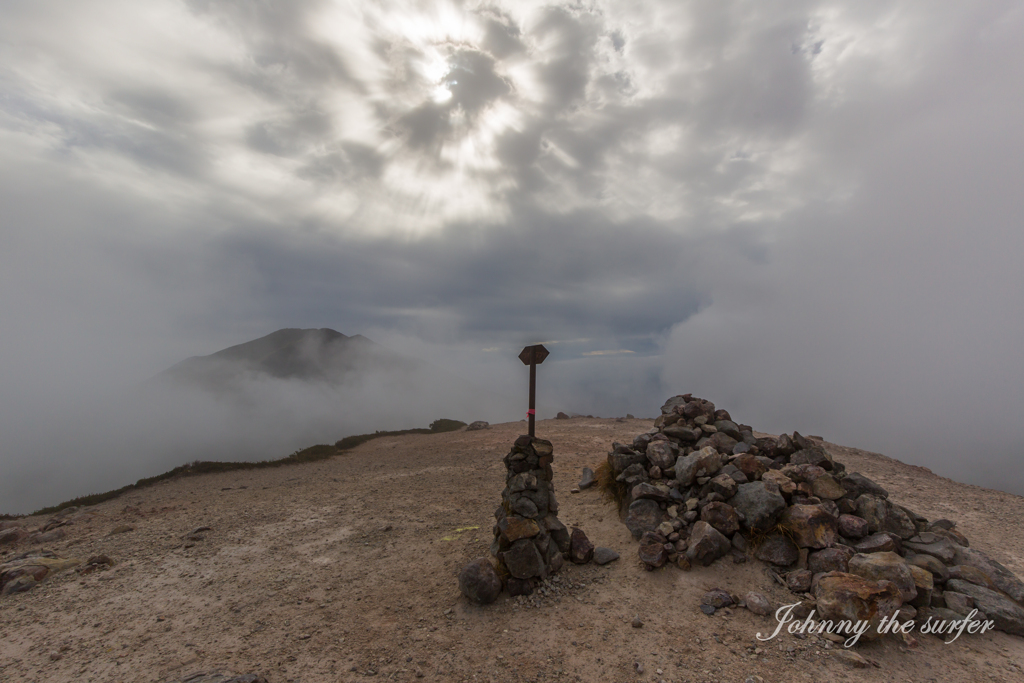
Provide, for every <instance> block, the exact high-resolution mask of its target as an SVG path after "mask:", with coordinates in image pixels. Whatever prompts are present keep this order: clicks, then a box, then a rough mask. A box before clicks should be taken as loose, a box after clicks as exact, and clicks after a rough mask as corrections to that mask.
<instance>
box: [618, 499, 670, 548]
mask: <svg viewBox="0 0 1024 683" xmlns="http://www.w3.org/2000/svg"><path fill="white" fill-rule="evenodd" d="M662 516H663V515H662V511H661V506H659V505H658V503H657V502H656V501H653V500H650V499H648V498H642V499H640V500H635V501H633V502H632V503H630V505H629V509H628V511H627V512H626V519H625V524H626V528H627V529H629V532H630V533H631V534H633V538H635V539H638V540H639V538H640V537H641V536H643V535H644V532H646V531H654V530H655V529H657V528H658V525H659V524H661V521H662Z"/></svg>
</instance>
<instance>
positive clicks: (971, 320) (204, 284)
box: [0, 0, 1024, 511]
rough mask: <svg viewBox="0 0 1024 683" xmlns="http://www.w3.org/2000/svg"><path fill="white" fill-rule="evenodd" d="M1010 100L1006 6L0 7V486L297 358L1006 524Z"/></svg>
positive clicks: (1021, 71)
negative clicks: (691, 435)
mask: <svg viewBox="0 0 1024 683" xmlns="http://www.w3.org/2000/svg"><path fill="white" fill-rule="evenodd" d="M1022 83H1024V7H1022V6H1021V4H1020V3H1018V2H1012V1H1007V2H998V1H993V2H972V3H934V2H906V3H889V2H857V3H850V2H796V1H787V2H765V1H756V2H754V1H751V2H718V1H715V2H711V1H707V2H689V3H682V2H669V1H667V0H666V1H664V2H644V1H642V0H631V1H630V2H614V1H611V0H609V1H595V2H575V3H567V4H559V3H557V2H555V3H535V2H529V1H526V0H518V1H517V2H514V3H513V2H504V1H499V2H487V3H477V2H469V1H467V2H445V1H442V0H430V1H420V2H388V1H379V2H369V1H358V0H349V1H347V2H343V1H341V0H291V1H289V2H284V1H280V2H276V1H272V0H263V1H260V2H253V1H249V0H219V1H215V0H150V1H148V2H131V1H128V0H82V1H81V2H74V3H67V2H50V1H46V0H30V1H29V0H24V1H23V0H0V207H2V210H0V316H2V320H3V330H2V334H0V410H2V413H0V449H2V451H0V452H2V456H0V457H2V459H3V461H5V462H6V463H7V464H6V465H5V467H6V468H7V469H8V471H10V470H12V469H16V468H17V467H20V466H21V464H23V463H26V462H31V463H33V464H34V466H35V468H36V469H35V470H32V471H33V472H35V474H34V475H33V476H36V477H40V476H43V474H40V473H42V472H45V471H47V468H48V467H50V465H48V463H52V462H55V461H54V460H53V458H54V457H55V453H54V451H56V450H60V451H61V452H67V451H69V450H71V451H74V450H75V446H74V440H73V438H72V437H70V436H69V437H68V438H67V439H65V440H64V441H61V442H59V443H58V442H53V441H52V440H51V441H47V437H48V436H52V434H53V433H55V431H59V430H60V429H61V428H62V426H67V425H70V424H77V423H76V422H75V421H76V420H88V418H87V417H83V416H85V415H87V411H86V408H84V407H83V406H95V405H97V404H98V403H102V402H103V401H104V400H106V399H108V398H109V397H111V396H116V395H119V394H120V392H124V391H127V390H129V389H130V388H131V387H133V386H135V385H137V384H138V383H139V382H141V381H143V380H144V379H146V378H147V377H149V376H152V375H153V374H156V373H157V372H159V371H160V370H162V369H163V368H165V367H167V366H169V365H172V364H173V363H175V362H177V361H179V360H181V359H182V358H185V357H188V356H192V355H199V354H207V353H211V352H213V351H216V350H218V349H220V348H223V347H225V346H228V345H231V344H236V343H240V342H243V341H246V340H248V339H252V338H255V337H259V336H262V335H264V334H266V333H268V332H271V331H273V330H275V329H278V328H281V327H331V328H334V329H337V330H339V331H341V332H343V333H345V334H356V333H361V334H364V335H366V336H368V337H370V338H371V339H374V340H376V341H378V342H381V343H384V344H385V345H388V346H390V347H392V348H394V349H396V350H400V351H403V352H406V353H409V354H411V355H416V356H419V357H421V358H426V359H428V360H430V361H431V362H433V363H435V364H437V365H439V366H441V367H444V368H446V369H448V370H451V371H452V372H454V373H456V374H460V375H461V376H463V377H466V378H469V379H471V380H473V381H477V382H479V383H483V384H486V385H487V386H489V387H490V388H492V389H493V390H495V391H508V392H518V391H520V390H521V389H522V388H523V386H524V382H525V379H524V378H523V374H524V372H523V369H522V367H521V366H518V361H516V360H515V355H516V353H518V351H519V349H520V348H521V347H522V346H523V345H524V344H527V343H535V342H539V341H542V342H546V343H548V348H549V349H550V350H551V351H552V356H551V358H550V359H549V360H548V361H547V363H546V364H545V365H544V366H543V367H542V371H541V373H542V374H541V387H542V389H544V390H545V391H546V393H545V394H544V395H543V397H542V401H541V405H540V408H541V409H542V413H543V411H544V410H547V411H549V412H552V413H553V412H554V411H555V410H569V411H578V412H584V413H587V412H589V413H594V414H604V415H620V414H624V413H625V412H632V413H635V414H638V415H653V414H654V413H655V412H656V410H657V407H658V406H659V405H660V404H661V403H662V402H663V401H664V399H665V398H667V397H668V396H670V395H672V394H676V393H683V392H688V391H691V392H695V393H697V394H698V395H701V396H704V397H706V398H710V399H711V400H713V401H715V402H716V403H717V404H718V405H720V406H722V407H726V408H728V409H730V410H731V411H732V413H733V414H734V416H736V417H737V418H738V419H740V420H741V421H745V422H748V423H750V424H753V425H754V426H755V427H756V428H759V429H763V430H765V431H778V430H786V431H792V430H793V429H798V430H800V431H802V432H805V433H808V432H809V433H812V434H822V435H823V436H825V437H826V438H829V439H830V440H833V441H837V442H842V443H845V444H847V445H851V446H859V447H863V448H869V449H873V450H880V451H883V452H885V453H887V454H889V455H892V456H894V457H898V458H900V459H902V460H905V461H907V462H913V463H917V464H922V465H926V466H929V467H931V468H932V469H934V470H935V471H936V472H939V473H942V474H945V475H948V476H953V477H955V478H958V479H962V480H965V481H971V482H974V483H978V484H983V485H989V486H996V487H999V488H1002V489H1004V490H1012V491H1015V492H1017V493H1024V474H1022V471H1021V469H1020V467H1019V464H1017V463H1018V462H1019V454H1020V453H1021V451H1022V449H1024V438H1022V437H1021V436H1020V434H1019V427H1018V426H1017V423H1018V422H1019V417H1018V412H1019V409H1020V407H1021V406H1022V405H1024V400H1022V399H1024V389H1022V387H1024V363H1022V362H1021V352H1020V351H1019V348H1020V345H1021V342H1020V340H1021V339H1022V338H1024V268H1022V267H1021V266H1020V265H1019V260H1020V258H1021V254H1022V253H1024V231H1022V229H1021V220H1022V219H1021V217H1022V216H1024V199H1022V198H1024V192H1022V191H1021V187H1022V180H1024V161H1022V159H1024V127H1022V126H1021V125H1020V121H1024V86H1022V85H1021V84H1022ZM517 366H518V367H517ZM545 373H546V374H545ZM545 382H546V384H545ZM83 411H86V412H83ZM542 416H543V414H542ZM452 417H462V418H463V419H473V417H474V416H452ZM518 418H519V415H510V416H508V419H518ZM396 426H411V425H396ZM339 436H340V435H339ZM85 450H86V451H87V450H88V449H85ZM87 456H88V453H83V454H82V455H81V457H82V459H84V460H85V461H87V460H88V457H87ZM184 459H187V458H184ZM25 471H28V470H25ZM121 483H124V482H120V481H116V482H115V481H112V482H111V484H112V486H111V488H112V487H113V485H120V484H121ZM4 495H7V496H8V500H13V499H12V498H11V497H10V496H11V495H13V494H11V492H10V491H9V490H6V491H0V499H2V498H3V496H4ZM43 502H52V501H41V502H40V504H42V503H43ZM2 503H3V502H2V500H0V511H4V508H5V507H7V508H9V507H10V506H5V505H3V504H2ZM22 505H28V503H22Z"/></svg>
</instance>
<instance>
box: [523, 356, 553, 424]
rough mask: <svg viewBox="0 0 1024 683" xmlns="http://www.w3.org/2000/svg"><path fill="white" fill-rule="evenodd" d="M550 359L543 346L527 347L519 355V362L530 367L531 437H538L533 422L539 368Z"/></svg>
mask: <svg viewBox="0 0 1024 683" xmlns="http://www.w3.org/2000/svg"><path fill="white" fill-rule="evenodd" d="M547 357H548V350H547V349H545V348H544V346H543V345H542V344H535V345H534V346H527V347H526V348H525V349H523V350H522V351H521V352H520V353H519V360H521V361H523V364H524V365H529V366H530V409H529V410H527V411H526V415H527V417H528V418H529V421H530V436H536V435H535V434H534V431H533V422H534V419H535V418H536V415H537V366H538V365H540V364H541V363H543V362H544V359H545V358H547Z"/></svg>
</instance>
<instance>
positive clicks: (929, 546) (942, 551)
mask: <svg viewBox="0 0 1024 683" xmlns="http://www.w3.org/2000/svg"><path fill="white" fill-rule="evenodd" d="M903 547H904V548H905V549H906V550H912V551H913V552H915V553H917V554H918V555H931V556H932V557H935V558H938V559H939V560H942V562H944V563H945V564H951V563H952V562H953V560H954V558H955V557H956V549H955V546H954V545H953V544H952V543H951V542H950V541H949V540H948V539H945V538H939V539H938V540H936V541H934V542H933V543H915V542H914V541H913V540H910V541H904V542H903Z"/></svg>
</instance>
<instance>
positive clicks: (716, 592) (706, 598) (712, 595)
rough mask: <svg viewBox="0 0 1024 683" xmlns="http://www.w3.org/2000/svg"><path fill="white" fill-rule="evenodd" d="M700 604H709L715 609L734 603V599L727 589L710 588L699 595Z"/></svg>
mask: <svg viewBox="0 0 1024 683" xmlns="http://www.w3.org/2000/svg"><path fill="white" fill-rule="evenodd" d="M700 604H702V605H711V606H712V607H714V608H715V609H722V608H723V607H729V606H730V605H734V604H735V601H734V600H733V599H732V596H731V595H729V593H728V591H724V590H722V589H721V588H712V589H711V590H709V591H708V592H707V593H705V594H704V595H703V596H702V597H701V599H700Z"/></svg>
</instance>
